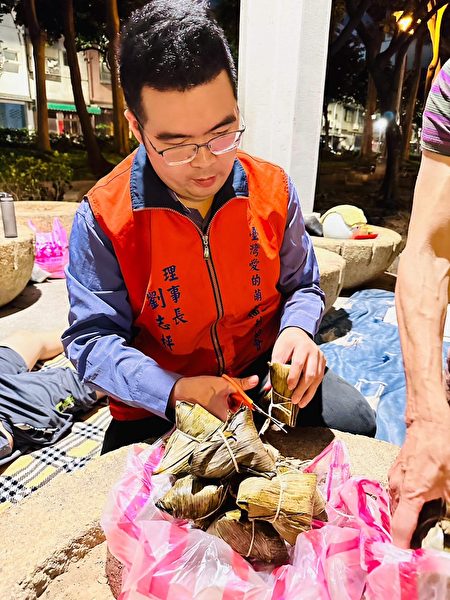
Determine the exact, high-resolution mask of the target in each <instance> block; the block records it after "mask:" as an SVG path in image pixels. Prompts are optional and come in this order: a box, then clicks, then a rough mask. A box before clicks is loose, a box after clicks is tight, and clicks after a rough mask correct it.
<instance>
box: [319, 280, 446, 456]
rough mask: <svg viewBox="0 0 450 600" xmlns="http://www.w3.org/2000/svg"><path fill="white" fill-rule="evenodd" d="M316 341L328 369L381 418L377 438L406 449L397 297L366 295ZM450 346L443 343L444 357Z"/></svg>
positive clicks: (331, 318) (328, 319) (330, 316)
mask: <svg viewBox="0 0 450 600" xmlns="http://www.w3.org/2000/svg"><path fill="white" fill-rule="evenodd" d="M316 341H317V342H318V343H319V344H321V349H322V351H323V353H324V354H325V356H326V359H327V364H328V366H329V367H330V368H331V369H333V370H334V371H335V372H336V373H337V374H338V375H340V376H341V377H343V378H344V379H346V380H347V381H348V382H349V383H351V384H352V385H354V386H355V387H356V388H357V389H358V390H359V391H360V392H361V393H362V394H363V395H364V396H365V398H366V399H367V400H368V402H369V403H370V405H371V406H372V408H373V409H374V410H376V412H377V434H376V437H377V438H378V439H381V440H385V441H387V442H391V443H393V444H397V445H399V446H400V445H401V444H402V443H403V440H404V437H405V430H406V427H405V421H404V411H405V402H406V384H405V375H404V370H403V361H402V354H401V348H400V338H399V335H398V327H397V323H396V319H395V300H394V293H393V292H387V291H383V290H375V289H369V290H363V291H360V292H356V293H355V294H353V295H352V296H351V297H350V298H348V299H344V300H343V302H341V305H340V308H339V309H331V310H330V311H329V312H328V313H327V314H326V315H325V317H324V320H323V322H322V325H321V327H320V330H319V333H318V335H317V337H316ZM449 347H450V344H449V343H448V342H444V351H443V365H444V357H446V356H447V349H448V348H449Z"/></svg>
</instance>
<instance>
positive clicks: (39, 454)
mask: <svg viewBox="0 0 450 600" xmlns="http://www.w3.org/2000/svg"><path fill="white" fill-rule="evenodd" d="M39 366H41V365H39ZM67 366H71V363H70V362H69V361H68V359H67V358H65V357H64V355H59V356H57V357H56V358H54V359H52V360H50V361H47V362H46V363H45V364H43V365H42V369H49V368H55V367H67ZM110 421H111V416H110V413H109V409H108V407H107V406H105V405H104V404H102V403H99V404H98V405H97V406H96V408H95V409H94V410H92V411H91V412H89V413H88V414H86V415H84V416H83V417H82V418H81V419H80V420H78V421H76V422H75V423H74V425H73V427H72V431H71V432H70V433H69V434H68V435H67V436H65V437H64V438H62V439H61V440H59V441H58V442H56V444H54V445H53V446H49V447H46V448H40V449H38V450H35V451H34V452H31V453H30V454H24V455H22V456H20V457H19V458H17V459H16V460H14V461H13V462H11V463H9V464H7V465H6V466H4V467H2V468H1V469H0V512H2V511H4V510H6V508H8V507H9V506H11V504H16V503H17V502H20V501H21V500H23V498H26V497H27V496H29V495H30V494H31V493H32V492H34V491H35V490H37V489H39V488H41V487H42V486H43V485H45V484H46V483H48V482H49V481H51V480H52V479H53V478H54V477H56V476H57V475H58V474H59V473H70V472H72V471H76V470H77V469H79V468H80V467H83V466H84V465H85V464H86V463H87V462H88V461H89V460H91V458H94V457H95V456H98V455H99V454H100V450H101V447H102V443H103V436H104V433H105V431H106V429H107V427H108V425H109V423H110Z"/></svg>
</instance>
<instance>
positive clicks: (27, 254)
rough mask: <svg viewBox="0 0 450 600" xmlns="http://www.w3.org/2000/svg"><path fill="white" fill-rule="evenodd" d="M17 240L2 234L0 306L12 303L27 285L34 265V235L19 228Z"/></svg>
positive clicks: (0, 237) (0, 239) (0, 250)
mask: <svg viewBox="0 0 450 600" xmlns="http://www.w3.org/2000/svg"><path fill="white" fill-rule="evenodd" d="M17 234H18V235H17V237H16V238H5V237H4V236H3V231H2V232H1V234H0V306H3V305H4V304H7V303H8V302H11V300H13V299H14V298H15V297H16V296H17V295H18V294H20V292H21V291H22V290H23V289H24V287H25V286H26V285H27V281H28V280H29V279H30V275H31V271H32V269H33V263H34V235H33V233H32V232H31V231H30V230H29V229H27V228H26V227H21V226H18V227H17Z"/></svg>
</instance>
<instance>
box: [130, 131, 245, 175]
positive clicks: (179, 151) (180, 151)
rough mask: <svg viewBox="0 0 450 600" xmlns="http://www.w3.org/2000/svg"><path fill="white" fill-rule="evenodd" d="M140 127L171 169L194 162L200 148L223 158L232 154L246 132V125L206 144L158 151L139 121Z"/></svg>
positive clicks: (185, 145)
mask: <svg viewBox="0 0 450 600" xmlns="http://www.w3.org/2000/svg"><path fill="white" fill-rule="evenodd" d="M138 125H139V128H140V130H141V132H142V133H143V135H144V136H145V138H146V139H147V141H148V143H149V144H150V146H151V147H152V148H153V150H154V151H155V152H156V153H157V154H159V155H160V156H162V157H163V159H164V160H165V162H166V164H167V165H169V166H170V167H177V166H179V165H185V164H187V163H190V162H192V161H193V160H194V158H195V157H196V156H197V154H198V151H199V150H200V148H208V150H209V151H210V152H211V154H214V156H221V155H222V154H226V153H227V152H231V151H232V150H234V149H235V148H237V147H238V146H239V144H240V141H241V138H242V134H243V133H244V131H245V124H243V127H242V128H241V129H236V130H235V131H228V132H227V133H222V134H220V135H216V136H215V137H213V138H211V139H210V140H209V141H207V142H205V143H204V144H182V145H181V146H173V147H172V148H167V149H166V150H157V149H156V148H155V146H154V145H153V144H152V142H151V141H150V139H149V137H148V135H147V134H146V133H145V131H144V128H143V127H142V125H141V124H140V123H139V121H138Z"/></svg>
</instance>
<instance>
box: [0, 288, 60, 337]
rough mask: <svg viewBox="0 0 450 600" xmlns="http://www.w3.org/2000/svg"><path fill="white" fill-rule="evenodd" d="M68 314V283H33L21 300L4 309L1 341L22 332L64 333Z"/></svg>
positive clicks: (0, 317)
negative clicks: (54, 331)
mask: <svg viewBox="0 0 450 600" xmlns="http://www.w3.org/2000/svg"><path fill="white" fill-rule="evenodd" d="M68 312H69V302H68V299H67V291H66V281H65V279H51V280H48V281H45V282H44V283H29V284H28V285H27V287H26V288H25V289H24V291H23V292H22V293H21V294H20V295H19V296H17V298H15V299H14V300H13V301H12V302H10V303H9V304H7V305H6V306H2V307H1V308H0V340H1V339H2V338H4V337H6V336H7V335H9V334H11V333H12V332H14V331H17V330H18V329H33V330H42V331H46V330H50V329H61V332H62V330H63V329H65V327H66V326H67V322H68V321H67V315H68Z"/></svg>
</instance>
